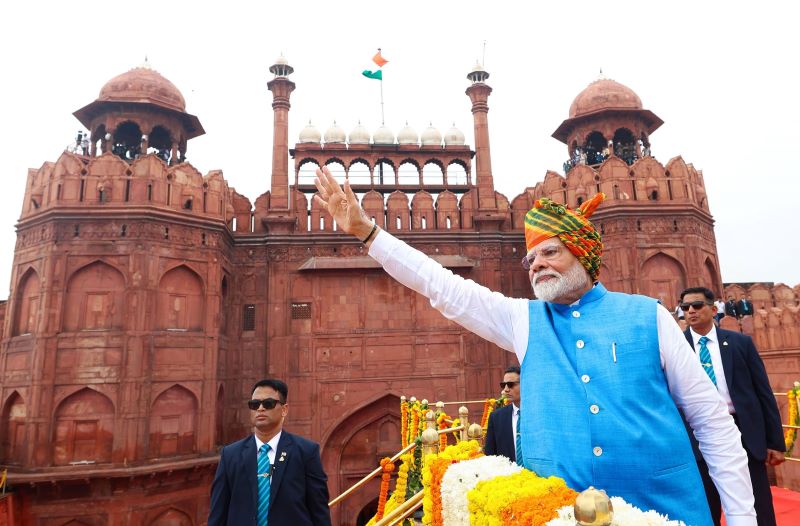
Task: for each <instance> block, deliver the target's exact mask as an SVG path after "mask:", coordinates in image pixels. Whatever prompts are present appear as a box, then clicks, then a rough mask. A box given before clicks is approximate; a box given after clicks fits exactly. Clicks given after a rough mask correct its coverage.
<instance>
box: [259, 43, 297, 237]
mask: <svg viewBox="0 0 800 526" xmlns="http://www.w3.org/2000/svg"><path fill="white" fill-rule="evenodd" d="M269 71H270V73H272V74H274V75H275V77H274V78H273V79H272V80H271V81H269V82H268V83H267V87H268V88H269V90H270V91H271V92H272V109H273V110H274V115H275V116H274V121H273V136H272V179H271V184H270V199H269V215H268V217H267V218H265V221H266V223H267V228H268V230H269V231H271V232H275V231H279V232H287V231H292V230H294V218H293V217H292V216H291V215H290V212H289V206H290V199H289V108H290V107H291V104H289V97H290V96H291V94H292V92H293V91H294V88H295V85H294V82H292V81H291V80H289V75H291V74H292V73H293V72H294V68H293V67H292V66H290V65H289V63H288V62H287V61H286V59H285V58H284V57H283V55H281V56H280V57H278V59H277V60H276V61H275V64H273V65H272V66H270V68H269Z"/></svg>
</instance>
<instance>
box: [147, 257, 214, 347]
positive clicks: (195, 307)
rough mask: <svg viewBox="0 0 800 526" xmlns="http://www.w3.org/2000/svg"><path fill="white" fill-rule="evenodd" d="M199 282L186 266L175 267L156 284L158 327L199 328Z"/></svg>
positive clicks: (201, 302) (202, 300) (202, 299)
mask: <svg viewBox="0 0 800 526" xmlns="http://www.w3.org/2000/svg"><path fill="white" fill-rule="evenodd" d="M204 306H205V296H204V295H203V282H202V281H201V279H200V276H198V275H197V274H196V273H195V272H194V271H192V270H190V269H189V268H188V267H187V266H185V265H181V266H179V267H176V268H174V269H172V270H170V271H169V272H167V273H166V274H164V277H162V278H161V281H160V282H159V285H158V317H157V324H158V328H159V329H162V330H175V331H200V330H202V329H203V313H204V311H205V308H204Z"/></svg>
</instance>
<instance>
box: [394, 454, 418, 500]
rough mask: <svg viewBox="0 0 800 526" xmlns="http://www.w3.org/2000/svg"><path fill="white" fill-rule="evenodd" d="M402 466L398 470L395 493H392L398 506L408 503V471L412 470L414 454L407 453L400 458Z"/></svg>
mask: <svg viewBox="0 0 800 526" xmlns="http://www.w3.org/2000/svg"><path fill="white" fill-rule="evenodd" d="M400 461H401V462H402V464H401V465H400V469H398V470H397V481H396V482H395V484H394V493H392V500H394V501H395V502H396V503H397V504H402V503H404V502H405V501H406V491H407V489H408V470H409V469H411V464H412V463H413V462H414V454H413V453H406V454H405V455H403V456H402V457H400Z"/></svg>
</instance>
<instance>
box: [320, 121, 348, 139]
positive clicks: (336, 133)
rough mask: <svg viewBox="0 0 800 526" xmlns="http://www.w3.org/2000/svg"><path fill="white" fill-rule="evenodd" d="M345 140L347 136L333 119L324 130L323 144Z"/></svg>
mask: <svg viewBox="0 0 800 526" xmlns="http://www.w3.org/2000/svg"><path fill="white" fill-rule="evenodd" d="M346 140H347V136H346V135H345V133H344V130H343V129H342V127H341V126H339V125H338V124H336V121H333V125H332V126H331V127H330V128H328V129H327V130H325V144H338V143H340V144H344V142H345V141H346Z"/></svg>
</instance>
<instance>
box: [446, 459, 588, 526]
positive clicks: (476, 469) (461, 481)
mask: <svg viewBox="0 0 800 526" xmlns="http://www.w3.org/2000/svg"><path fill="white" fill-rule="evenodd" d="M519 471H522V468H521V467H520V466H517V465H516V464H514V463H513V462H511V461H510V460H508V459H507V458H506V457H501V456H497V455H491V456H487V457H480V458H475V459H472V460H464V461H462V462H459V463H458V464H453V465H452V466H450V467H449V468H447V471H445V473H444V476H443V477H442V485H441V493H442V521H443V522H444V524H445V525H446V526H469V506H468V503H467V493H468V492H469V490H471V489H473V488H474V487H475V486H476V485H477V484H478V482H480V481H482V480H489V479H493V478H495V477H499V476H501V475H513V474H514V473H517V472H519ZM573 526H574V525H573Z"/></svg>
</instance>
